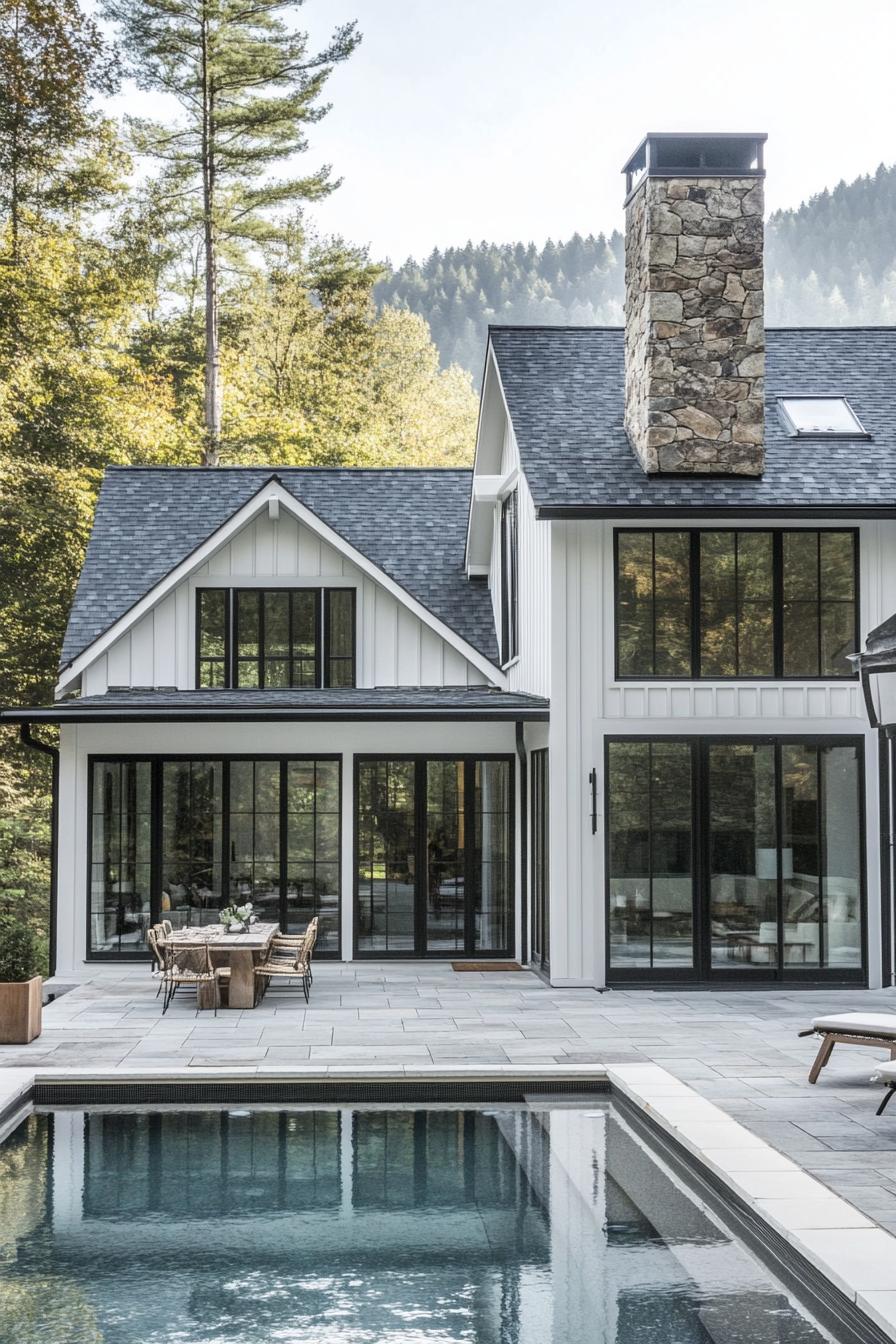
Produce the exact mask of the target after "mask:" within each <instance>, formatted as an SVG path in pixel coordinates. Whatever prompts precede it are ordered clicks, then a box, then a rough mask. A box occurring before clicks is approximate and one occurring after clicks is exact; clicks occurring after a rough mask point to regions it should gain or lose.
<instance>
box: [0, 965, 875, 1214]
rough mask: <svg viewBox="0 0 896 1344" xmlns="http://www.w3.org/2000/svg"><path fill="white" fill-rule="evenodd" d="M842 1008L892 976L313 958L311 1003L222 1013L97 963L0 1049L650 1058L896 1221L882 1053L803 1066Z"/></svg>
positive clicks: (865, 1000) (261, 1065)
mask: <svg viewBox="0 0 896 1344" xmlns="http://www.w3.org/2000/svg"><path fill="white" fill-rule="evenodd" d="M850 1009H864V1010H866V1011H877V1012H887V1011H889V1012H893V1013H896V991H893V990H876V991H873V990H855V991H834V990H832V991H828V992H824V991H812V992H788V991H786V990H776V989H769V990H762V991H746V992H740V993H731V992H721V991H712V992H697V991H690V992H689V991H687V990H678V989H676V990H674V991H669V992H646V991H643V990H642V991H627V992H623V991H611V992H606V993H603V994H599V993H596V992H594V991H593V990H573V989H553V988H551V987H550V986H548V985H546V984H545V983H544V982H543V981H542V980H540V979H539V978H538V977H537V976H535V975H533V974H531V973H529V972H522V973H520V972H516V973H499V972H496V973H489V974H479V973H460V974H457V973H455V972H453V971H452V970H451V969H450V967H448V966H447V965H446V964H444V963H420V962H405V963H396V962H391V963H363V964H359V963H354V964H350V965H349V964H335V963H324V962H319V963H318V964H317V965H316V967H315V983H314V989H313V991H312V999H311V1004H310V1006H309V1007H307V1008H306V1006H305V1003H304V999H303V997H302V995H301V993H300V992H295V991H293V992H289V991H284V990H279V991H273V992H272V993H270V994H269V995H268V996H267V998H266V999H265V1000H264V1002H263V1004H262V1005H261V1006H260V1007H259V1008H257V1009H255V1010H253V1011H251V1012H237V1011H233V1012H230V1011H222V1012H220V1013H219V1015H218V1017H217V1018H215V1017H214V1016H213V1015H212V1014H211V1013H209V1012H203V1013H197V1011H196V1008H195V998H194V997H193V996H192V995H190V996H187V995H183V996H182V997H181V998H179V999H178V1000H176V1001H175V1003H174V1004H173V1005H172V1007H171V1009H170V1010H169V1012H168V1014H167V1015H166V1016H165V1017H164V1018H163V1017H162V1015H161V1008H160V1002H159V1001H158V1000H156V998H155V985H154V984H153V983H152V982H151V980H150V976H149V974H148V972H147V971H146V970H145V969H143V968H142V967H141V968H133V967H128V968H114V969H113V968H101V969H100V970H99V971H98V972H97V973H96V975H95V977H94V978H93V979H92V980H90V981H89V982H86V983H84V984H82V985H80V986H79V987H78V988H76V989H74V990H72V991H70V992H69V993H67V994H65V995H63V996H62V997H61V998H59V999H57V1000H56V1001H55V1002H54V1003H52V1004H50V1005H49V1006H48V1007H47V1008H46V1009H45V1012H44V1031H43V1035H42V1036H41V1037H40V1038H39V1039H38V1040H36V1041H34V1042H33V1043H32V1044H31V1045H30V1046H19V1047H13V1046H0V1066H5V1067H7V1068H10V1067H18V1068H31V1067H34V1066H37V1067H40V1068H42V1069H43V1068H53V1069H57V1068H62V1069H71V1070H82V1069H83V1070H84V1071H89V1070H103V1071H106V1070H113V1069H115V1068H116V1067H117V1066H120V1065H124V1066H126V1067H127V1068H128V1069H137V1068H145V1069H147V1070H160V1069H164V1070H182V1071H183V1072H184V1073H189V1072H191V1071H194V1070H198V1069H200V1068H217V1069H223V1070H227V1071H228V1072H234V1073H240V1074H243V1073H246V1074H248V1073H252V1072H255V1071H258V1072H263V1073H265V1074H268V1073H270V1072H273V1071H277V1072H278V1073H279V1072H295V1073H298V1074H301V1073H304V1072H310V1071H314V1072H320V1071H322V1070H324V1069H327V1068H332V1067H341V1068H348V1067H351V1068H357V1069H362V1068H369V1069H376V1070H379V1071H385V1070H386V1069H389V1070H390V1071H393V1072H394V1071H396V1070H398V1071H401V1072H403V1073H405V1074H410V1073H414V1072H422V1073H432V1072H433V1071H436V1070H448V1069H458V1068H468V1069H469V1068H474V1067H475V1068H478V1069H480V1070H485V1071H494V1072H495V1073H498V1072H500V1071H501V1070H502V1069H507V1068H509V1067H514V1068H516V1069H519V1068H528V1067H531V1068H532V1069H533V1070H535V1069H537V1070H538V1072H539V1073H540V1074H543V1073H544V1072H545V1071H546V1070H551V1069H553V1068H555V1069H557V1071H558V1073H559V1072H564V1073H566V1072H570V1071H572V1070H573V1069H580V1070H582V1071H583V1072H585V1071H590V1070H592V1069H595V1070H596V1069H599V1067H600V1066H601V1065H603V1064H619V1063H628V1062H633V1061H636V1060H649V1061H651V1062H653V1063H656V1064H660V1065H662V1066H663V1068H665V1069H667V1070H668V1071H669V1072H670V1073H672V1074H674V1075H675V1076H676V1077H677V1078H679V1079H681V1080H682V1081H684V1082H686V1083H688V1084H689V1085H690V1086H691V1087H692V1088H693V1089H694V1090H695V1091H696V1092H698V1093H700V1094H701V1095H702V1096H704V1097H706V1098H708V1099H709V1100H711V1101H713V1102H714V1103H715V1104H716V1105H717V1106H719V1107H721V1108H722V1109H723V1110H724V1111H726V1112H728V1114H729V1115H731V1116H732V1117H736V1118H737V1119H738V1120H739V1121H740V1122H741V1123H742V1124H743V1125H745V1126H746V1127H747V1128H748V1129H750V1130H752V1131H753V1133H755V1134H757V1135H758V1136H760V1137H761V1138H763V1139H765V1140H766V1141H767V1142H768V1143H769V1144H771V1145H772V1146H773V1147H774V1148H777V1149H778V1150H779V1151H781V1152H782V1153H785V1154H787V1156H789V1157H790V1158H792V1159H793V1160H794V1161H795V1162H797V1163H798V1164H799V1165H800V1166H801V1167H803V1168H804V1169H805V1170H806V1171H808V1172H810V1173H811V1174H812V1175H814V1176H816V1177H817V1178H818V1179H819V1180H821V1181H823V1182H824V1183H825V1184H827V1185H828V1186H830V1187H831V1188H832V1189H833V1190H835V1191H836V1192H837V1193H838V1194H840V1195H842V1196H843V1197H844V1198H846V1199H848V1200H850V1201H851V1202H852V1203H853V1204H855V1205H856V1206H857V1207H858V1208H860V1209H861V1210H862V1211H863V1212H864V1213H866V1214H867V1215H868V1216H869V1217H871V1218H873V1219H875V1220H876V1221H877V1222H878V1223H880V1224H881V1225H882V1226H883V1227H886V1228H887V1229H888V1230H890V1231H892V1232H896V1103H894V1104H893V1105H892V1107H891V1108H890V1110H889V1111H888V1112H886V1113H885V1114H884V1115H883V1116H881V1117H880V1118H877V1117H875V1114H874V1111H875V1109H876V1106H877V1104H878V1102H879V1101H880V1099H881V1097H882V1095H883V1093H882V1090H881V1089H880V1087H877V1086H872V1085H870V1084H869V1081H868V1080H869V1076H870V1074H871V1072H872V1070H873V1067H874V1064H875V1062H876V1061H877V1060H882V1059H884V1058H886V1052H884V1051H873V1050H863V1049H858V1048H855V1047H848V1046H845V1047H840V1046H838V1047H837V1049H835V1051H834V1055H833V1058H832V1060H831V1063H830V1064H829V1065H828V1067H827V1068H826V1069H825V1071H824V1073H823V1074H822V1077H821V1080H820V1081H819V1083H818V1084H817V1085H816V1086H815V1087H811V1086H809V1085H808V1083H807V1081H806V1075H807V1073H808V1069H809V1065H810V1063H811V1061H812V1058H813V1056H814V1054H815V1051H816V1050H817V1042H815V1041H814V1040H813V1039H812V1038H807V1039H805V1040H800V1039H798V1037H797V1032H798V1031H799V1030H800V1029H801V1028H803V1027H804V1026H807V1025H808V1022H809V1020H810V1018H811V1017H812V1016H813V1015H815V1014H818V1013H822V1012H830V1011H833V1010H837V1011H843V1012H845V1011H849V1010H850Z"/></svg>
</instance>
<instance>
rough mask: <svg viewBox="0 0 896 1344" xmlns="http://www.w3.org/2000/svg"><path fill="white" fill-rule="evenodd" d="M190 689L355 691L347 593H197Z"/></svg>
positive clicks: (351, 600)
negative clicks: (344, 688) (193, 677)
mask: <svg viewBox="0 0 896 1344" xmlns="http://www.w3.org/2000/svg"><path fill="white" fill-rule="evenodd" d="M196 603H197V605H196V647H197V660H196V685H197V686H211V687H240V688H243V689H248V688H258V689H265V690H267V689H274V688H278V687H279V688H285V687H298V686H305V687H315V686H354V684H355V590H354V589H353V588H200V589H199V590H198V591H197V594H196Z"/></svg>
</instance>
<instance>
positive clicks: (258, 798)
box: [88, 756, 342, 957]
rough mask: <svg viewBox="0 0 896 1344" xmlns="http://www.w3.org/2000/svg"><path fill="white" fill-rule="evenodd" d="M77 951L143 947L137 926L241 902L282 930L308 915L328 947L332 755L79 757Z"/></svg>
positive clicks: (334, 871)
mask: <svg viewBox="0 0 896 1344" xmlns="http://www.w3.org/2000/svg"><path fill="white" fill-rule="evenodd" d="M89 770H90V778H91V786H90V788H91V792H90V813H91V814H90V821H89V827H90V835H91V837H92V838H91V846H90V873H89V880H90V892H91V899H90V908H89V916H88V918H89V928H88V955H89V956H90V957H110V956H118V957H128V956H133V955H134V954H140V953H144V952H145V951H146V929H147V927H148V926H149V924H150V923H153V922H155V921H157V920H158V919H160V918H165V919H169V920H170V921H171V923H172V924H173V925H174V927H175V928H188V927H192V926H196V925H203V924H214V923H217V921H218V917H219V911H220V910H221V908H222V907H223V906H224V905H226V904H228V903H230V902H236V903H239V904H241V903H243V902H245V901H251V902H252V903H253V905H254V906H255V907H256V912H257V914H258V915H259V917H260V918H261V919H263V920H266V921H268V922H273V923H279V925H280V927H281V928H282V929H283V930H284V931H290V930H291V931H299V930H301V929H304V928H305V926H306V925H307V924H308V922H309V920H310V919H312V918H313V916H314V915H318V916H319V918H320V930H319V934H318V942H317V955H323V956H326V955H337V956H338V954H339V950H340V909H341V902H340V891H341V877H340V874H341V836H342V826H341V809H342V802H341V798H342V782H341V766H340V761H339V759H338V758H337V757H330V756H316V757H281V756H276V757H272V756H260V757H257V758H250V757H243V756H231V757H228V756H222V757H218V758H215V759H206V758H203V757H199V758H191V757H174V758H170V757H167V758H165V759H162V758H159V757H153V758H149V759H141V760H131V759H125V758H116V759H112V760H101V759H97V758H91V760H90V764H89Z"/></svg>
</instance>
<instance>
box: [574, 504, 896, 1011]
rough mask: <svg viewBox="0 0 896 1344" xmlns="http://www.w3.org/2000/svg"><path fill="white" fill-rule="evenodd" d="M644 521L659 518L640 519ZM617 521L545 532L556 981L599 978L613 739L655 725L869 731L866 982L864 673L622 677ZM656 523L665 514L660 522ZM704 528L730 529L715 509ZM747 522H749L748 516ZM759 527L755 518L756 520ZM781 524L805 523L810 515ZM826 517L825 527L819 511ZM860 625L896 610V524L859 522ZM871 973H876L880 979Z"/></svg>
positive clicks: (872, 802)
mask: <svg viewBox="0 0 896 1344" xmlns="http://www.w3.org/2000/svg"><path fill="white" fill-rule="evenodd" d="M629 521H630V523H634V522H636V523H637V525H638V526H643V527H650V526H653V525H655V524H654V521H653V520H651V519H649V518H641V517H639V518H638V519H637V520H629ZM622 525H624V523H623V521H622V520H620V522H619V523H618V524H614V523H612V522H609V521H600V520H589V521H582V522H568V523H563V522H552V523H551V524H550V531H551V560H550V564H551V571H550V572H551V612H552V617H551V619H552V627H553V638H552V640H551V687H552V693H551V722H550V734H549V742H550V748H551V754H550V762H551V764H550V789H551V821H550V826H551V834H550V852H551V874H550V884H551V978H552V981H553V982H554V983H556V984H591V985H598V986H600V985H603V984H604V983H605V956H606V947H605V937H606V932H605V918H604V909H605V896H604V889H605V838H606V837H605V797H604V780H603V770H604V750H605V743H606V739H607V737H613V736H617V735H618V736H638V735H641V736H643V735H648V734H653V733H655V734H656V735H657V736H658V737H662V736H668V735H671V734H687V735H694V736H699V735H719V736H725V735H731V736H735V735H743V736H745V737H749V736H756V735H762V734H766V733H767V734H769V735H775V736H784V735H787V734H791V735H794V734H795V735H799V734H802V733H805V734H806V735H807V736H824V735H830V734H838V735H844V736H846V735H849V736H852V737H863V738H864V739H865V816H866V825H867V834H866V852H867V854H868V856H869V861H868V864H867V878H868V891H867V920H868V945H869V949H870V950H871V963H870V965H869V973H870V983H871V984H872V985H874V984H875V983H879V974H880V968H879V964H878V966H877V967H875V965H874V957H875V951H874V950H875V948H879V947H880V937H879V917H880V899H879V876H878V865H877V863H876V862H875V861H874V856H875V854H876V849H877V843H878V842H877V828H876V817H877V812H878V774H877V742H876V736H875V734H874V732H873V731H872V730H871V729H870V728H869V726H868V721H867V718H866V715H865V710H864V705H863V701H862V693H861V688H860V686H859V684H858V682H857V681H842V680H841V681H829V682H825V681H806V682H798V681H780V682H775V681H772V682H762V683H757V682H736V681H734V682H732V681H717V682H711V681H706V682H701V681H694V682H686V683H682V682H661V681H650V682H643V683H639V682H637V681H617V680H616V677H615V666H614V661H615V657H614V655H615V649H614V644H615V633H614V632H615V623H614V574H613V532H614V526H622ZM656 525H660V526H661V525H662V524H656ZM700 525H701V526H705V527H712V526H719V527H725V526H728V527H730V522H727V523H726V522H725V521H724V520H720V519H715V518H707V519H705V520H703V519H701V522H700ZM748 525H752V524H748ZM755 525H756V526H759V525H760V524H758V523H757V524H755ZM775 526H776V527H777V526H780V527H788V526H793V527H807V526H812V520H811V519H806V518H800V519H787V518H782V519H780V520H777V519H776V520H775ZM818 526H819V527H825V526H828V527H829V526H831V523H830V521H829V520H821V519H820V520H818ZM843 526H856V527H858V529H859V575H860V593H859V599H860V622H861V623H860V633H861V637H862V639H863V640H864V637H865V635H866V634H867V633H868V631H869V630H871V629H873V628H874V626H875V625H878V624H879V623H880V622H881V621H882V620H884V619H886V617H887V616H888V615H889V614H890V613H891V612H892V611H893V610H894V609H896V524H894V523H892V522H889V521H861V522H856V523H850V522H849V521H848V520H845V521H844V523H843ZM592 769H596V771H597V779H598V790H597V830H596V832H595V833H592V822H591V792H590V788H589V783H588V774H589V771H591V770H592ZM876 977H878V978H877V979H876Z"/></svg>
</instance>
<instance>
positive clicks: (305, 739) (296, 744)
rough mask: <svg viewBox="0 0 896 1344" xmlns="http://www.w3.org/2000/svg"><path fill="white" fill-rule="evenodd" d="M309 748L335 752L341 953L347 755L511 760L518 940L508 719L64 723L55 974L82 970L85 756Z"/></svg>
mask: <svg viewBox="0 0 896 1344" xmlns="http://www.w3.org/2000/svg"><path fill="white" fill-rule="evenodd" d="M189 753H195V754H196V756H197V757H201V756H211V757H215V756H222V755H223V756H228V755H239V754H249V755H251V754H253V753H257V754H258V755H259V756H264V755H277V756H313V755H315V754H331V755H332V754H334V753H336V754H339V755H340V756H341V758H342V854H341V859H342V872H341V888H342V891H341V894H342V956H343V958H344V959H346V960H349V959H350V958H351V956H352V948H353V944H354V925H353V908H354V878H355V872H354V796H353V782H354V759H353V757H354V755H355V754H356V753H357V754H359V755H364V754H368V753H372V754H376V755H381V756H401V755H403V754H404V755H409V754H422V755H433V756H439V755H448V756H451V755H458V756H461V755H468V756H476V755H483V754H492V753H497V754H500V755H503V756H509V757H511V758H512V759H513V763H514V764H513V771H514V776H513V777H514V822H515V826H514V833H515V834H514V928H515V939H516V942H515V946H514V949H513V955H514V956H515V957H516V958H517V959H519V958H520V956H521V954H522V949H521V945H520V890H521V883H520V868H521V864H520V858H521V856H520V841H519V835H520V827H519V824H518V819H519V815H520V800H519V787H520V785H519V763H518V761H517V757H516V739H515V726H514V724H513V723H487V722H485V723H476V722H467V723H464V722H444V723H437V722H433V723H429V722H416V723H398V722H378V723H373V722H366V723H284V722H275V723H231V724H224V723H172V724H160V723H151V724H149V723H135V724H128V725H122V724H69V725H63V726H62V728H61V730H60V762H59V767H60V768H59V894H58V924H57V964H56V974H57V975H58V976H60V977H62V978H65V976H67V975H81V974H83V972H84V964H85V958H86V952H87V946H86V944H87V906H88V885H87V884H88V877H87V870H88V835H87V816H88V788H89V776H88V758H89V757H90V756H97V755H99V756H102V755H109V756H118V755H148V756H153V755H156V756H166V755H172V756H183V755H185V754H189Z"/></svg>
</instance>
